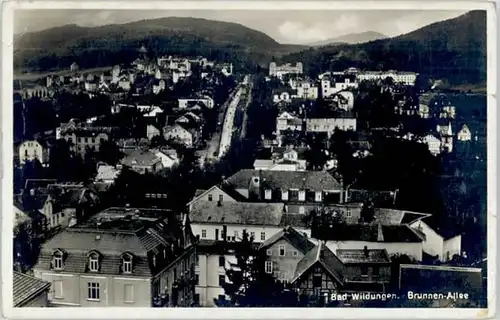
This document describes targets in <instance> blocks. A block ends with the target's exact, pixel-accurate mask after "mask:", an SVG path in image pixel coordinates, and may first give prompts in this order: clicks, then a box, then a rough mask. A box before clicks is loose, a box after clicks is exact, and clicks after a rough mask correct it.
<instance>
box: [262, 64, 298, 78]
mask: <svg viewBox="0 0 500 320" xmlns="http://www.w3.org/2000/svg"><path fill="white" fill-rule="evenodd" d="M303 71H304V70H303V66H302V62H297V63H296V65H295V66H293V65H292V64H290V63H287V64H284V65H279V66H278V65H276V62H271V63H270V64H269V76H271V77H277V78H279V79H283V76H284V75H286V74H297V75H299V74H302V73H303Z"/></svg>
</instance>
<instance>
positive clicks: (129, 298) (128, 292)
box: [123, 284, 134, 303]
mask: <svg viewBox="0 0 500 320" xmlns="http://www.w3.org/2000/svg"><path fill="white" fill-rule="evenodd" d="M123 293H124V297H123V302H125V303H133V302H134V286H133V285H131V284H126V285H125V288H124V290H123Z"/></svg>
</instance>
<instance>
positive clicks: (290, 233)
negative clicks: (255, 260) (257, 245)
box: [261, 227, 315, 254]
mask: <svg viewBox="0 0 500 320" xmlns="http://www.w3.org/2000/svg"><path fill="white" fill-rule="evenodd" d="M281 239H284V240H286V241H287V242H288V243H290V244H291V245H292V246H293V247H294V248H295V249H297V250H299V251H300V252H302V253H303V254H306V253H307V252H309V251H310V250H312V249H313V248H314V246H315V245H314V243H312V242H311V241H309V240H308V239H307V237H306V236H305V235H303V234H302V233H300V232H298V231H297V230H295V229H294V228H292V227H286V228H284V229H283V230H281V231H280V232H278V233H276V234H274V235H273V236H272V237H271V238H269V239H267V240H266V241H264V242H263V243H262V245H261V249H262V248H267V247H269V246H271V245H273V244H274V243H276V242H277V241H279V240H281Z"/></svg>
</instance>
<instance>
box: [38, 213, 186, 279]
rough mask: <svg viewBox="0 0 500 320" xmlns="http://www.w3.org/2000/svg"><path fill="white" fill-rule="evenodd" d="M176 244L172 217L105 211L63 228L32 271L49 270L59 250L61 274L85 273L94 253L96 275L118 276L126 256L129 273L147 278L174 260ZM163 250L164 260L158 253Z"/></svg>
mask: <svg viewBox="0 0 500 320" xmlns="http://www.w3.org/2000/svg"><path fill="white" fill-rule="evenodd" d="M115 209H117V208H115ZM132 210H133V212H135V209H132ZM141 210H143V209H141ZM122 212H123V210H122ZM167 212H168V211H167ZM99 219H101V220H99ZM178 241H180V242H181V246H182V245H183V244H184V238H183V235H182V230H181V228H180V223H179V222H178V221H177V219H176V218H175V216H174V215H172V214H171V215H169V216H168V217H163V218H160V219H155V218H154V215H146V214H143V215H141V214H137V215H135V216H129V215H125V216H124V215H123V213H121V212H118V213H115V212H113V210H109V211H108V210H107V211H104V212H102V213H100V214H98V215H97V217H95V218H93V219H92V221H91V222H87V223H84V224H79V225H76V226H74V227H70V228H67V229H66V230H64V231H62V232H61V233H59V234H57V235H55V236H54V237H53V238H52V239H50V240H49V241H47V242H46V243H45V244H44V245H43V247H42V250H41V254H40V258H39V260H38V263H37V265H36V266H35V269H43V270H48V269H51V263H52V257H53V254H54V253H55V252H56V251H57V250H61V251H62V252H63V254H64V255H63V256H64V270H63V271H62V272H73V273H84V272H87V271H88V270H87V262H88V259H87V256H88V254H89V253H90V252H92V251H95V252H97V253H98V254H99V255H100V270H99V272H100V273H102V274H121V273H122V272H121V263H120V261H121V257H122V255H123V254H124V253H129V254H131V255H132V257H133V274H134V275H137V276H151V275H154V274H156V273H157V272H159V271H160V270H161V269H163V268H165V267H166V266H167V265H168V264H170V263H171V262H172V261H173V260H174V258H175V257H176V256H177V254H178V253H179V252H180V249H181V248H180V247H179V246H178ZM163 251H164V252H165V254H166V258H164V256H163V255H162V254H160V252H163ZM153 254H155V255H157V263H156V265H153V264H152V262H151V260H152V255H153ZM54 272H58V271H56V270H54Z"/></svg>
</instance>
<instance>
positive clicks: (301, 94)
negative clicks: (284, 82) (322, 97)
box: [294, 80, 319, 100]
mask: <svg viewBox="0 0 500 320" xmlns="http://www.w3.org/2000/svg"><path fill="white" fill-rule="evenodd" d="M294 89H295V90H297V94H296V97H297V98H299V99H305V100H316V99H318V96H319V94H318V92H319V89H318V86H317V84H316V83H315V82H313V81H310V80H305V81H300V82H298V83H297V84H296V87H295V88H294Z"/></svg>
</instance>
